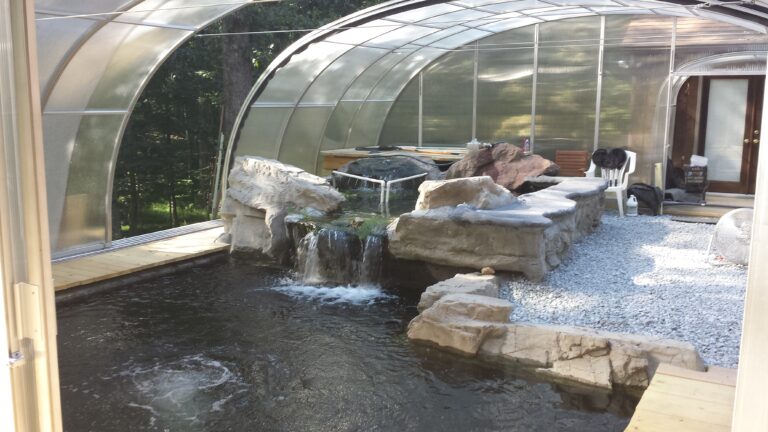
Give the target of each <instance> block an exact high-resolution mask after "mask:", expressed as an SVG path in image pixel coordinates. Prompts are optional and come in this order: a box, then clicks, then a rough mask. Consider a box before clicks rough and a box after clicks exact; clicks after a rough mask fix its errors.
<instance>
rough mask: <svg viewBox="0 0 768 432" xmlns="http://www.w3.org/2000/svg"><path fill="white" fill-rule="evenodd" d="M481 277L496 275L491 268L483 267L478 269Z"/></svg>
mask: <svg viewBox="0 0 768 432" xmlns="http://www.w3.org/2000/svg"><path fill="white" fill-rule="evenodd" d="M480 274H481V275H494V274H496V270H494V269H493V267H483V268H481V269H480Z"/></svg>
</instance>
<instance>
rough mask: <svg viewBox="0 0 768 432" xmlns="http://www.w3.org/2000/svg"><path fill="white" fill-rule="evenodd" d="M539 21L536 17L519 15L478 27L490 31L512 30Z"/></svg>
mask: <svg viewBox="0 0 768 432" xmlns="http://www.w3.org/2000/svg"><path fill="white" fill-rule="evenodd" d="M540 22H541V20H540V19H538V18H532V17H527V16H521V17H516V18H510V19H506V20H503V21H498V22H494V23H490V24H486V25H483V26H480V27H478V28H479V29H482V30H487V31H489V32H492V33H501V32H503V31H507V30H512V29H516V28H520V27H526V26H529V25H532V24H536V23H540Z"/></svg>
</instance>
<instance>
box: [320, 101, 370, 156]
mask: <svg viewBox="0 0 768 432" xmlns="http://www.w3.org/2000/svg"><path fill="white" fill-rule="evenodd" d="M362 105H363V103H362V102H340V103H339V104H338V105H337V106H336V108H335V109H334V110H333V114H331V118H330V119H329V120H328V125H327V126H326V127H325V136H324V137H323V143H322V145H321V149H322V150H335V149H340V148H344V147H346V146H347V139H349V129H350V127H351V126H352V121H353V120H354V119H355V117H356V116H357V112H358V111H359V110H360V107H361V106H362Z"/></svg>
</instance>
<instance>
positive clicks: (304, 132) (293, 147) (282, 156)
mask: <svg viewBox="0 0 768 432" xmlns="http://www.w3.org/2000/svg"><path fill="white" fill-rule="evenodd" d="M332 112H333V108H327V107H322V108H321V107H313V108H297V109H296V111H294V113H293V116H292V117H291V120H290V122H289V123H288V127H287V128H286V130H285V135H284V136H283V143H282V144H281V145H280V152H279V156H278V159H279V160H280V161H282V162H285V163H288V164H291V165H295V166H297V167H299V168H301V169H303V170H306V171H308V172H314V171H313V170H314V169H315V166H316V165H317V160H318V155H319V153H320V142H321V140H322V138H323V132H324V131H325V125H326V123H327V122H328V119H329V118H330V117H331V113H332Z"/></svg>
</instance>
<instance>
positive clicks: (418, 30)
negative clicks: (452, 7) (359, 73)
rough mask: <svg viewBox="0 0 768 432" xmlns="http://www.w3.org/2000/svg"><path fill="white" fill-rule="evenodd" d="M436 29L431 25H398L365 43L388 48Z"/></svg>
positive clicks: (434, 31)
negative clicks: (395, 28) (396, 27)
mask: <svg viewBox="0 0 768 432" xmlns="http://www.w3.org/2000/svg"><path fill="white" fill-rule="evenodd" d="M438 31H439V30H438V29H436V28H432V27H419V26H415V25H408V26H405V27H400V28H399V29H397V30H393V31H391V32H389V33H385V34H383V35H381V36H379V37H377V38H373V39H371V40H370V41H368V42H366V43H365V45H367V46H373V47H379V48H388V49H392V48H398V47H401V46H403V45H405V44H407V43H409V42H411V41H413V40H416V39H419V38H422V37H424V36H427V35H430V34H432V33H436V32H438Z"/></svg>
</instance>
